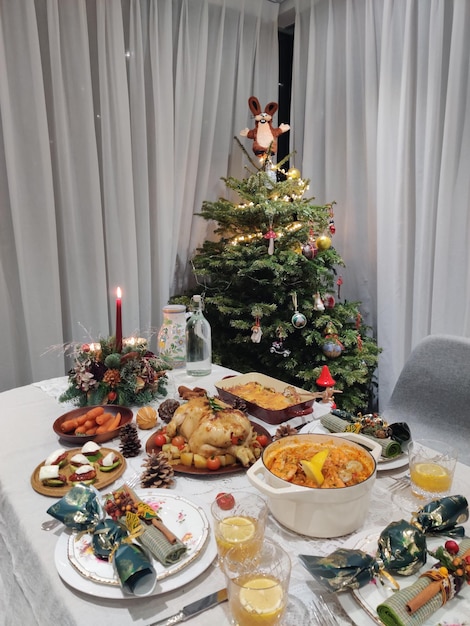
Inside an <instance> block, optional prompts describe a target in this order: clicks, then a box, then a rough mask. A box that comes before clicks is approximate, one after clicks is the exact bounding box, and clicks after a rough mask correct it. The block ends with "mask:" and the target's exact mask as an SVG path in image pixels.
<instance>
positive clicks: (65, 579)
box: [0, 364, 470, 626]
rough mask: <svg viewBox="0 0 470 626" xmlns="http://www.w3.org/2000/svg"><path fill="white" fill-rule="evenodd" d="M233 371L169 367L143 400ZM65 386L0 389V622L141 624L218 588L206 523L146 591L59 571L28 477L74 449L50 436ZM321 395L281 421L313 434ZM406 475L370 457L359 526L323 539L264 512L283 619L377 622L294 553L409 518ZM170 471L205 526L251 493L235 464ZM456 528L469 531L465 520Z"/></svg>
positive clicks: (131, 468)
mask: <svg viewBox="0 0 470 626" xmlns="http://www.w3.org/2000/svg"><path fill="white" fill-rule="evenodd" d="M234 375H237V372H235V371H233V370H230V369H228V368H224V367H221V366H219V365H215V364H214V365H213V366H212V371H211V373H210V374H209V375H207V376H202V377H194V376H189V375H188V374H187V373H186V371H185V369H184V368H182V369H174V370H171V371H168V373H167V379H168V382H167V396H166V397H165V398H163V397H162V398H161V399H159V400H157V401H155V402H154V403H152V406H154V407H155V408H157V409H158V405H159V403H160V402H162V401H163V400H165V399H167V398H173V399H176V400H178V401H182V399H181V398H180V397H179V394H178V387H179V386H181V385H183V386H187V387H189V388H193V387H196V386H197V387H201V388H203V389H205V390H206V391H207V393H208V394H209V395H212V396H214V395H217V389H216V386H215V384H216V383H217V382H218V381H220V380H223V379H224V378H226V377H227V376H234ZM67 385H68V379H67V377H66V376H64V377H59V378H54V379H49V380H44V381H39V382H36V383H33V384H29V385H26V386H23V387H19V388H15V389H11V390H7V391H4V392H3V393H1V394H0V414H1V424H2V430H1V436H0V563H1V566H0V572H1V575H0V585H1V586H0V591H1V597H2V601H1V603H0V618H1V619H0V624H1V625H5V626H16V625H20V624H22V625H27V626H31V625H34V624H38V625H40V626H46V625H51V624H57V625H60V626H88V625H89V626H97V625H99V626H127V625H129V626H130V625H134V626H149V625H151V624H153V623H155V622H157V621H159V620H162V619H164V618H167V617H170V616H172V615H174V614H176V613H178V611H180V610H181V609H182V607H183V606H185V605H187V604H189V603H191V602H194V601H196V600H199V599H200V598H202V597H204V596H206V595H208V594H210V593H212V592H215V591H217V590H219V589H222V588H224V587H225V580H224V575H223V573H222V571H221V569H220V567H219V565H218V561H217V557H216V548H215V540H214V538H213V533H212V530H211V531H210V532H209V538H208V542H207V546H205V549H204V551H203V554H201V555H200V556H199V558H198V559H197V560H195V561H194V562H193V563H191V565H190V566H188V568H187V572H186V574H185V575H184V576H181V575H180V578H179V580H178V582H177V583H175V584H170V585H169V586H168V585H167V586H166V587H165V586H164V585H162V586H160V585H159V583H158V582H157V585H156V587H155V589H154V590H153V592H152V593H151V594H149V595H147V596H145V597H134V596H131V595H125V594H123V596H122V597H115V596H113V594H111V593H109V591H108V589H107V588H106V586H104V585H100V584H99V583H96V582H93V581H91V582H90V581H89V580H87V579H86V578H83V577H81V576H80V575H79V574H77V573H76V572H75V571H73V572H71V571H68V570H67V571H65V570H66V569H67V566H64V563H63V562H64V560H65V561H66V560H67V557H66V554H65V549H64V554H59V553H58V552H59V550H58V546H59V547H60V546H62V548H63V546H64V545H66V544H64V534H67V532H68V531H67V529H66V528H65V527H64V526H63V525H62V524H59V525H57V526H56V527H55V528H52V529H51V530H44V529H43V526H42V525H43V522H46V521H48V520H51V519H52V518H51V516H50V515H49V514H48V513H47V510H48V508H49V507H50V506H51V504H52V503H53V502H55V501H56V500H57V499H58V498H54V497H51V496H46V495H44V494H42V493H39V492H38V491H37V490H35V489H34V488H33V486H32V481H31V479H32V475H33V472H34V471H35V468H37V467H38V465H39V464H40V463H41V462H43V461H44V459H46V458H47V457H48V455H49V454H50V453H51V452H52V451H54V450H56V449H57V448H60V447H63V448H67V447H70V448H73V447H74V446H73V445H72V444H67V443H64V442H63V441H62V440H59V437H58V435H57V434H56V433H55V432H54V429H53V424H54V422H55V420H57V418H58V417H59V416H61V415H62V414H64V413H66V412H67V411H69V410H71V409H72V408H74V407H73V405H71V404H67V403H61V402H60V401H59V396H60V395H61V394H62V393H63V392H64V390H65V389H66V388H67ZM330 402H331V400H329V401H327V402H322V401H321V400H320V401H315V402H314V404H313V407H312V412H311V413H309V414H307V415H301V416H297V417H294V418H292V419H291V420H290V421H289V425H291V426H292V427H296V428H297V429H298V430H302V429H304V430H305V429H307V430H308V429H310V430H311V432H315V428H314V426H315V425H316V424H319V423H320V418H321V416H322V415H323V414H325V413H328V412H329V411H330V410H331V404H330ZM338 403H339V404H340V398H339V397H338ZM137 410H138V407H133V413H134V420H135V415H136V412H137ZM250 419H252V421H253V422H254V423H258V424H259V425H261V426H262V427H263V428H265V429H266V430H267V431H268V432H269V434H270V435H274V434H275V432H276V430H277V429H278V425H277V424H274V425H273V424H269V423H267V422H264V421H262V420H259V419H258V418H255V417H253V416H251V417H250ZM160 426H161V424H160ZM156 429H157V427H156V428H154V429H153V431H152V430H141V429H138V430H137V432H138V436H139V439H140V441H141V444H142V446H141V450H140V452H139V453H138V454H137V455H136V456H133V457H130V458H126V469H125V472H124V473H123V474H122V475H121V476H120V477H119V478H118V479H117V480H116V482H115V484H112V485H110V486H109V487H108V490H112V489H114V488H117V487H118V486H120V485H122V484H124V483H126V482H130V483H132V484H135V482H136V479H137V480H138V479H139V478H140V476H141V475H142V472H143V467H144V465H143V464H144V462H145V460H146V458H147V456H148V453H147V451H146V442H147V440H148V438H149V437H150V436H151V434H152V432H154V431H155V430H156ZM106 446H107V447H109V448H112V449H115V450H117V451H119V450H120V440H119V437H118V438H115V439H114V440H111V441H108V442H107V443H106ZM407 473H408V465H407V457H406V454H402V455H401V456H400V457H397V458H396V459H394V460H392V461H388V462H384V463H378V471H377V478H376V480H375V483H374V486H373V489H372V492H371V497H370V504H369V509H368V512H367V516H366V520H365V522H364V524H363V525H362V526H361V527H360V528H359V529H357V530H356V531H355V532H353V533H351V534H349V535H346V536H342V537H334V538H329V539H325V538H315V537H308V536H304V535H300V534H297V533H295V532H294V531H292V530H289V529H288V528H285V527H283V526H282V525H281V524H280V523H279V522H278V521H277V520H276V519H275V518H274V517H273V516H272V514H269V515H268V521H267V526H266V536H267V537H269V538H270V539H272V540H273V541H275V542H277V543H279V544H281V545H282V546H283V547H284V548H285V550H286V551H287V552H288V553H289V555H290V558H291V562H292V572H291V579H290V587H289V605H288V610H287V613H286V617H285V621H284V624H285V626H290V625H291V624H292V625H293V626H294V625H295V626H302V625H303V624H305V625H307V624H309V625H310V624H316V623H318V624H329V623H330V624H334V623H337V624H340V625H341V624H356V625H357V626H371V625H373V624H376V623H378V620H377V617H376V616H374V614H373V613H372V612H368V611H367V610H365V608H364V606H363V604H362V603H361V601H360V599H358V597H357V595H356V594H354V593H352V592H351V591H345V592H341V593H337V594H333V593H331V592H328V591H326V590H325V589H324V588H322V587H320V586H319V584H318V583H317V582H316V581H315V580H314V579H313V577H312V576H311V575H310V574H309V572H308V571H307V570H306V569H305V567H304V566H303V565H302V563H301V561H300V560H299V558H298V557H299V555H300V554H303V555H322V556H324V555H328V554H330V553H331V552H332V551H334V550H335V549H336V548H340V547H354V546H356V545H358V544H359V542H360V541H361V540H363V539H364V537H366V536H369V535H373V533H375V532H377V530H380V529H383V528H384V527H386V526H387V525H388V524H389V523H390V522H391V521H393V520H400V519H409V517H410V515H409V513H408V512H405V511H403V510H401V509H400V507H399V506H398V505H397V504H396V500H395V498H394V496H393V494H394V493H395V491H396V490H395V487H396V485H397V484H400V483H399V480H398V479H400V478H401V477H403V476H406V475H407ZM173 478H174V480H173V483H172V484H171V485H169V486H168V487H167V488H166V489H165V490H164V491H165V493H168V494H169V495H175V496H178V497H181V498H183V499H184V500H185V501H187V502H189V503H192V504H193V505H194V506H196V507H197V508H198V510H201V511H202V514H203V515H205V516H206V517H207V520H208V523H209V526H210V525H211V524H212V522H211V513H210V506H211V503H212V502H213V501H214V498H215V496H216V495H217V494H218V493H220V492H231V491H236V490H246V491H250V492H256V489H255V487H254V486H253V485H252V484H251V483H250V481H249V480H248V478H247V476H246V472H245V470H244V469H243V468H241V469H240V471H237V472H233V473H218V472H213V473H212V474H211V473H210V472H208V473H206V474H203V475H193V474H186V473H184V472H175V475H174V477H173ZM469 485H470V467H469V466H466V465H464V464H462V463H458V464H457V468H456V472H455V478H454V488H453V490H454V492H457V493H459V494H461V495H464V496H465V497H467V498H468V497H469V496H470V488H469ZM161 491H163V490H161ZM105 492H106V490H105ZM464 527H465V530H466V533H467V534H468V533H469V532H470V525H469V523H468V521H466V522H465V523H464ZM62 548H61V549H62ZM69 569H70V568H69ZM118 595H119V594H118ZM461 596H462V598H459V601H458V602H457V600H456V601H455V611H456V612H455V611H454V609H453V608H452V606H453V603H452V602H451V603H449V605H448V608H447V612H446V617H447V618H448V619H446V620H445V621H447V623H461V622H462V621H463V620H462V619H461V615H462V606H464V607H466V608H464V609H463V611H464V614H465V611H467V610H468V613H467V615H470V609H469V607H470V589H469V588H467V589H464V590H463V591H462V592H461ZM318 601H321V602H323V603H324V604H323V607H325V605H326V606H327V607H328V611H327V613H332V614H333V615H334V616H335V617H334V619H335V620H336V621H334V620H333V621H331V620H330V621H329V622H328V621H327V617H326V613H324V615H323V617H321V616H320V617H316V610H317V609H316V607H317V604H318ZM462 603H463V604H462ZM325 611H326V609H325ZM453 611H454V612H453ZM436 615H437V614H436ZM438 617H439V619H437V618H436V619H435V620H433V619H431V620H430V621H428V622H426V624H437V623H439V621H441V622H442V619H441V617H442V616H441V615H440V614H439V616H438ZM322 620H323V621H322ZM453 620H454V621H453ZM459 620H460V621H459ZM186 623H187V624H188V626H203V625H207V624H218V626H225V625H228V624H230V623H231V621H230V613H229V607H228V603H227V602H224V603H220V604H218V605H216V606H214V607H213V608H210V609H208V610H207V611H205V612H203V613H201V614H199V615H197V616H194V617H192V618H190V619H188V620H187V622H186Z"/></svg>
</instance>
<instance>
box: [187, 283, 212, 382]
mask: <svg viewBox="0 0 470 626" xmlns="http://www.w3.org/2000/svg"><path fill="white" fill-rule="evenodd" d="M192 300H193V302H194V304H195V305H196V309H195V311H194V312H193V314H192V315H191V317H190V318H189V319H188V321H187V323H186V373H187V374H189V375H190V376H206V375H207V374H210V373H211V370H212V339H211V327H210V324H209V322H208V321H207V320H206V318H205V317H204V314H203V312H202V309H203V303H202V297H201V296H200V295H194V296H193V298H192Z"/></svg>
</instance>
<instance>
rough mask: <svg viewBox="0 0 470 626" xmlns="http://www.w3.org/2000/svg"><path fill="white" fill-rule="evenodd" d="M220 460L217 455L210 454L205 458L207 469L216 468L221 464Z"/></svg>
mask: <svg viewBox="0 0 470 626" xmlns="http://www.w3.org/2000/svg"><path fill="white" fill-rule="evenodd" d="M221 464H222V463H221V460H220V459H219V457H218V456H211V457H210V458H208V459H207V469H209V470H214V471H215V470H218V469H219V468H220V466H221Z"/></svg>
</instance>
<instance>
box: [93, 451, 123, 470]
mask: <svg viewBox="0 0 470 626" xmlns="http://www.w3.org/2000/svg"><path fill="white" fill-rule="evenodd" d="M98 463H99V468H100V470H101V471H103V472H110V471H111V470H113V469H115V468H116V467H117V466H118V465H119V464H120V463H121V461H120V460H119V457H118V456H116V454H115V453H114V452H109V453H108V454H107V455H106V456H105V457H103V458H102V459H101V460H100V461H99V462H98Z"/></svg>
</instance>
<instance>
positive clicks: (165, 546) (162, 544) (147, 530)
mask: <svg viewBox="0 0 470 626" xmlns="http://www.w3.org/2000/svg"><path fill="white" fill-rule="evenodd" d="M138 541H140V543H141V544H142V545H143V546H145V547H146V548H147V550H149V552H151V553H152V554H153V555H154V557H155V558H156V559H158V560H159V561H160V563H162V564H163V565H167V566H168V565H173V564H174V563H177V562H178V561H179V560H180V559H181V557H182V556H183V554H184V553H185V552H186V550H187V548H186V546H185V545H184V543H183V542H182V541H180V540H179V539H177V540H176V541H175V543H170V542H169V541H168V539H167V538H166V537H165V535H164V534H163V533H162V532H160V531H159V530H158V528H155V526H151V525H148V524H145V526H144V532H143V533H142V534H141V535H140V536H139V537H138Z"/></svg>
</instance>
